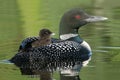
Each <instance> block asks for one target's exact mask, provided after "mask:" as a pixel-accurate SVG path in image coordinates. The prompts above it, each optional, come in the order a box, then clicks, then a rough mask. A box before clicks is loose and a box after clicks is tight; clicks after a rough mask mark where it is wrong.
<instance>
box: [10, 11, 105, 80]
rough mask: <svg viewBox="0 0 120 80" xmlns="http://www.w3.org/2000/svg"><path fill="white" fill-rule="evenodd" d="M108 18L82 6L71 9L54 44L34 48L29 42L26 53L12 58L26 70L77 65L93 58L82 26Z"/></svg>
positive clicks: (61, 24)
mask: <svg viewBox="0 0 120 80" xmlns="http://www.w3.org/2000/svg"><path fill="white" fill-rule="evenodd" d="M106 19H107V18H104V17H100V16H99V17H98V16H90V15H88V14H86V13H85V12H84V11H82V10H81V9H73V10H70V11H68V12H66V13H65V14H64V15H63V17H62V19H61V22H60V40H59V39H54V38H53V39H52V41H53V42H52V44H49V45H46V46H42V47H37V48H31V47H30V45H28V46H29V47H28V48H29V49H27V51H24V52H22V53H21V52H18V54H16V55H15V56H14V57H13V58H12V59H11V62H13V63H15V65H17V66H18V67H19V68H21V69H22V70H25V69H28V70H38V71H43V70H48V71H54V70H56V69H59V70H61V69H62V70H63V69H74V68H75V67H74V66H75V65H79V64H81V63H82V62H84V61H86V60H89V59H90V57H91V53H92V52H91V49H90V46H89V45H88V43H87V42H85V41H84V40H83V39H81V38H80V36H79V35H78V29H79V28H80V27H81V26H83V25H85V24H87V23H89V22H96V21H103V20H106ZM31 39H32V38H30V40H31ZM35 40H37V38H35V39H32V40H31V41H29V40H28V42H29V44H30V43H31V42H32V41H35ZM26 44H28V43H26V40H25V41H23V44H22V46H23V45H24V46H25V45H26ZM21 49H22V48H21ZM25 50H26V49H25ZM77 76H78V75H77ZM63 77H64V75H62V78H61V79H62V80H64V79H65V78H63ZM66 79H67V78H66ZM74 80H78V79H74Z"/></svg>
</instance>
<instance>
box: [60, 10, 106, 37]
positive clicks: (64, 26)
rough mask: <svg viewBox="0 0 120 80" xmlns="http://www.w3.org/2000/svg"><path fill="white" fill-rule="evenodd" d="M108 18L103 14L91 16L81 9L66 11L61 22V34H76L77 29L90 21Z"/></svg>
mask: <svg viewBox="0 0 120 80" xmlns="http://www.w3.org/2000/svg"><path fill="white" fill-rule="evenodd" d="M106 19H107V18H105V17H102V16H91V15H88V14H87V13H85V12H84V11H83V10H81V9H72V10H70V11H68V12H66V13H65V14H64V15H63V16H62V19H61V22H60V35H63V34H69V33H72V34H76V33H77V30H78V29H79V28H80V27H81V26H83V25H85V24H87V23H90V22H97V21H104V20H106Z"/></svg>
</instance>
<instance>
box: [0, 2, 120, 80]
mask: <svg viewBox="0 0 120 80" xmlns="http://www.w3.org/2000/svg"><path fill="white" fill-rule="evenodd" d="M119 3H120V1H119V0H113V1H112V0H83V1H82V0H0V60H3V59H9V58H11V57H12V56H13V55H14V54H15V53H16V52H17V49H18V47H19V44H20V42H21V41H22V40H23V39H24V38H26V37H29V36H37V35H38V31H39V29H41V28H43V27H45V28H49V29H50V30H52V31H53V32H55V33H56V35H55V36H54V37H56V38H58V27H59V21H60V18H61V16H62V15H63V13H64V12H66V11H67V10H69V9H72V8H77V7H79V8H82V9H84V10H85V11H86V12H87V13H89V14H92V15H102V16H105V17H108V18H109V19H108V21H105V22H99V23H94V24H93V23H92V24H88V25H85V26H84V27H82V28H80V29H79V34H80V35H81V37H82V38H83V39H84V40H85V41H87V42H88V43H89V44H90V46H91V48H92V50H93V56H92V60H91V62H90V63H89V65H88V67H84V68H82V70H81V72H80V77H81V79H82V80H88V79H89V80H119V78H120V30H119V29H120V26H119V25H120V22H119V21H120V4H119ZM55 78H57V79H58V75H55ZM16 79H17V80H39V79H38V78H35V79H33V78H28V77H26V76H21V75H20V72H19V69H18V68H16V67H15V66H14V65H8V64H0V80H16Z"/></svg>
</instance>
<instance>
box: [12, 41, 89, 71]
mask: <svg viewBox="0 0 120 80" xmlns="http://www.w3.org/2000/svg"><path fill="white" fill-rule="evenodd" d="M89 57H90V55H89V51H88V50H87V49H86V48H85V47H83V46H81V45H80V44H78V43H76V42H74V41H64V42H59V43H53V44H49V45H46V46H42V47H38V48H31V50H30V51H29V52H24V53H18V54H16V55H15V56H14V57H13V58H12V59H11V60H10V61H11V62H13V63H14V64H15V65H16V66H18V67H20V68H23V69H24V68H29V69H31V70H37V71H41V70H44V69H45V70H49V71H51V70H55V69H57V68H59V69H65V68H71V67H72V66H74V65H75V64H77V63H78V62H82V61H85V60H87V59H89Z"/></svg>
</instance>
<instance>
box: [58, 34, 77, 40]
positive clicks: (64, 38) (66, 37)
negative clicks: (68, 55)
mask: <svg viewBox="0 0 120 80" xmlns="http://www.w3.org/2000/svg"><path fill="white" fill-rule="evenodd" d="M75 36H78V34H71V33H70V34H63V35H60V39H62V40H66V39H69V38H71V37H75Z"/></svg>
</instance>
